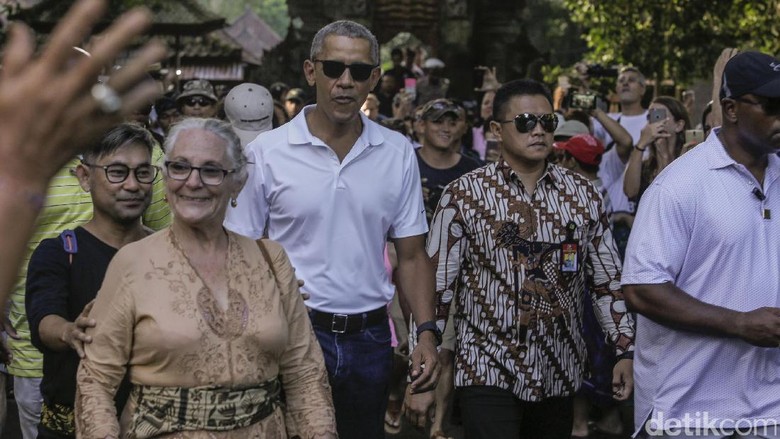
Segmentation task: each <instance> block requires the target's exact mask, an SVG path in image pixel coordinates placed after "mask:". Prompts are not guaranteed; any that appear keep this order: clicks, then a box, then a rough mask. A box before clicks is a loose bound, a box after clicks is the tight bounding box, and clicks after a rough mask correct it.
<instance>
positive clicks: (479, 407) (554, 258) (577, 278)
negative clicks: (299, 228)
mask: <svg viewBox="0 0 780 439" xmlns="http://www.w3.org/2000/svg"><path fill="white" fill-rule="evenodd" d="M493 115H494V117H495V120H494V121H492V122H491V124H490V128H491V130H492V132H493V134H494V135H495V136H496V137H497V138H498V139H499V140H500V145H501V159H500V160H499V161H498V162H496V163H491V164H489V165H487V166H484V167H482V168H479V169H477V170H475V171H472V172H470V173H468V174H466V175H464V176H462V177H460V178H459V179H457V180H455V181H453V182H452V183H450V184H449V185H447V187H445V189H444V192H443V194H442V196H441V199H440V200H441V201H440V202H439V205H438V207H437V210H436V213H435V214H434V217H433V221H432V223H431V232H430V236H429V238H428V254H429V255H430V256H431V257H432V258H433V262H434V267H435V268H436V304H437V319H438V320H439V322H444V320H445V319H446V318H447V310H448V308H449V305H450V303H451V301H452V300H454V301H455V311H454V313H453V314H454V323H455V329H456V337H457V343H456V344H455V345H456V347H457V352H456V353H455V366H456V367H455V387H456V392H457V394H458V401H459V403H460V408H461V418H462V420H463V426H464V430H465V431H464V437H468V438H469V439H492V438H521V437H523V438H525V437H529V438H536V437H540V438H541V437H543V438H550V439H556V438H558V439H568V438H569V437H570V436H571V428H572V416H573V397H574V393H575V392H576V391H577V389H578V388H579V386H580V384H581V383H582V379H583V375H584V373H585V368H586V366H587V365H586V362H585V361H586V353H585V343H584V341H583V338H582V333H581V331H582V329H581V328H582V315H583V295H584V294H585V291H586V284H587V287H588V288H587V291H588V292H589V293H590V299H591V300H592V301H593V307H594V309H595V310H596V314H597V315H598V317H599V323H600V324H601V326H602V328H603V329H604V333H605V334H607V338H608V340H609V341H610V342H611V344H612V345H613V346H615V350H616V353H617V355H618V358H619V361H618V362H617V364H616V365H615V368H614V377H613V390H614V397H615V398H616V399H621V400H624V399H627V398H628V397H629V396H630V395H631V390H632V386H633V383H632V361H631V357H632V353H633V340H634V322H633V319H632V317H631V316H630V315H629V314H628V313H626V311H625V305H624V302H623V298H622V294H621V291H620V283H619V282H620V261H619V258H618V255H617V250H616V248H615V244H614V241H613V239H612V235H611V232H610V229H609V220H608V218H607V215H606V212H605V209H604V203H603V200H602V198H601V195H600V193H599V191H598V190H597V189H596V187H595V186H593V184H591V183H590V182H589V181H588V180H587V179H586V178H585V177H583V176H581V175H579V174H576V173H574V172H572V171H569V170H567V169H564V168H561V167H559V166H557V165H555V164H552V163H548V162H547V160H546V158H547V157H548V156H549V154H550V152H551V151H552V142H553V133H554V131H555V128H556V126H557V118H556V117H555V115H554V114H553V105H552V96H551V95H550V91H549V89H547V87H546V86H544V85H543V84H541V83H539V82H536V81H533V80H528V79H521V80H516V81H511V82H508V83H506V84H504V85H503V86H501V88H499V89H498V91H497V92H496V96H495V99H494V102H493Z"/></svg>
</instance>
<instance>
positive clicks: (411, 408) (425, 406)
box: [403, 387, 436, 429]
mask: <svg viewBox="0 0 780 439" xmlns="http://www.w3.org/2000/svg"><path fill="white" fill-rule="evenodd" d="M435 400H436V392H435V391H433V390H430V391H428V392H423V393H412V391H411V389H410V388H409V387H407V388H406V394H405V395H404V408H403V413H404V416H406V419H408V420H409V423H411V424H412V425H413V426H415V427H416V428H418V429H423V428H425V424H426V423H427V422H428V419H429V418H430V414H431V412H432V411H433V409H434V408H435V404H434V403H435Z"/></svg>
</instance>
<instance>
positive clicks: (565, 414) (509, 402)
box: [457, 386, 574, 439]
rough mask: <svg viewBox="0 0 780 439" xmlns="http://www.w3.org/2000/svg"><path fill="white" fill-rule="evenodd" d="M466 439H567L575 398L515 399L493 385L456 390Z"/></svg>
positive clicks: (507, 392)
mask: <svg viewBox="0 0 780 439" xmlns="http://www.w3.org/2000/svg"><path fill="white" fill-rule="evenodd" d="M457 392H458V398H459V401H460V410H461V417H462V419H463V429H464V437H467V438H468V439H519V438H523V439H525V438H529V439H536V438H545V439H569V438H570V437H571V425H572V419H573V410H574V409H573V405H574V397H572V396H567V397H559V398H548V399H545V400H543V401H540V402H527V401H521V400H520V399H518V398H517V397H516V396H515V395H514V394H513V393H512V392H510V391H508V390H504V389H500V388H498V387H492V386H469V387H460V388H458V389H457Z"/></svg>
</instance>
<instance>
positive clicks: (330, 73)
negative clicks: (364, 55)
mask: <svg viewBox="0 0 780 439" xmlns="http://www.w3.org/2000/svg"><path fill="white" fill-rule="evenodd" d="M314 62H315V63H317V62H318V63H321V64H322V73H325V76H327V77H328V78H331V79H339V78H341V75H342V74H343V73H344V70H346V69H349V74H350V76H352V79H354V80H355V81H365V80H367V79H368V78H370V77H371V72H373V71H374V69H375V68H377V67H379V66H375V65H372V64H364V63H359V62H356V63H352V64H344V63H343V62H341V61H329V60H322V59H315V60H314Z"/></svg>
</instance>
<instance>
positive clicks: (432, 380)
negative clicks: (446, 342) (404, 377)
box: [409, 331, 441, 393]
mask: <svg viewBox="0 0 780 439" xmlns="http://www.w3.org/2000/svg"><path fill="white" fill-rule="evenodd" d="M411 358H412V366H411V368H410V369H409V377H410V378H411V379H412V382H411V384H410V385H409V391H410V392H411V393H422V392H427V391H428V390H432V389H434V388H436V383H437V382H438V380H439V372H440V371H441V366H440V365H439V353H438V352H437V351H436V343H435V337H434V335H433V334H432V333H431V332H430V331H425V332H423V333H422V334H420V339H419V340H418V343H417V346H415V347H414V350H413V351H412V355H411Z"/></svg>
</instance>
